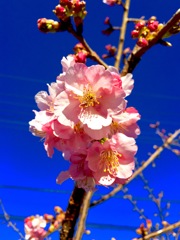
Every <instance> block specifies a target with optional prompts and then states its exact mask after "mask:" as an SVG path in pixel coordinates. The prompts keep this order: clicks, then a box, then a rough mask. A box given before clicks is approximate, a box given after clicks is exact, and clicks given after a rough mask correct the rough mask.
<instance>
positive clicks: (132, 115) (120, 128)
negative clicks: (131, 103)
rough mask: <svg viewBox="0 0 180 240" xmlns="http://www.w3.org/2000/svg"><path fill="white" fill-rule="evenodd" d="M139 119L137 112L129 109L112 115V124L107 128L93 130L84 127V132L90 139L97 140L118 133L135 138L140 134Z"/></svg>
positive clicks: (131, 108)
mask: <svg viewBox="0 0 180 240" xmlns="http://www.w3.org/2000/svg"><path fill="white" fill-rule="evenodd" d="M139 119H140V115H139V113H138V111H137V110H136V109H135V108H133V107H129V108H126V109H125V110H124V111H122V112H120V113H118V114H115V115H112V123H111V124H110V125H109V126H107V127H102V129H100V130H93V129H90V130H89V128H87V127H86V125H85V126H84V131H85V132H86V133H87V134H88V135H89V136H90V137H92V138H94V139H96V140H99V139H102V138H105V137H108V138H111V136H112V135H114V134H116V133H118V132H120V133H124V134H125V135H126V136H128V137H133V138H136V137H137V135H139V134H140V129H139V126H138V125H137V121H138V120H139Z"/></svg>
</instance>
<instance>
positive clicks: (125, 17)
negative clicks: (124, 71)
mask: <svg viewBox="0 0 180 240" xmlns="http://www.w3.org/2000/svg"><path fill="white" fill-rule="evenodd" d="M129 6H130V0H126V2H125V5H124V13H123V21H122V26H121V31H120V35H119V44H118V50H117V55H116V61H115V63H114V66H115V67H116V68H117V69H119V66H120V63H121V57H122V52H123V47H124V41H125V34H126V27H127V23H128V14H129Z"/></svg>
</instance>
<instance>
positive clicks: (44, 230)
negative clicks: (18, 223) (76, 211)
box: [24, 206, 65, 240]
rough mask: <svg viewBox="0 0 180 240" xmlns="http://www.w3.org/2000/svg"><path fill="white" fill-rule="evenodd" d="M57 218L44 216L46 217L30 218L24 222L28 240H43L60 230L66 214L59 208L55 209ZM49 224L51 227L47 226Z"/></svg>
mask: <svg viewBox="0 0 180 240" xmlns="http://www.w3.org/2000/svg"><path fill="white" fill-rule="evenodd" d="M54 211H55V216H54V215H51V214H44V216H39V215H35V216H30V217H27V218H25V220H24V230H25V239H26V240H43V239H45V237H47V236H48V235H49V234H50V233H52V232H54V231H56V230H58V229H59V228H60V226H61V224H62V221H63V220H64V217H65V212H63V210H62V209H61V208H60V207H59V206H55V207H54ZM47 224H48V225H49V226H47Z"/></svg>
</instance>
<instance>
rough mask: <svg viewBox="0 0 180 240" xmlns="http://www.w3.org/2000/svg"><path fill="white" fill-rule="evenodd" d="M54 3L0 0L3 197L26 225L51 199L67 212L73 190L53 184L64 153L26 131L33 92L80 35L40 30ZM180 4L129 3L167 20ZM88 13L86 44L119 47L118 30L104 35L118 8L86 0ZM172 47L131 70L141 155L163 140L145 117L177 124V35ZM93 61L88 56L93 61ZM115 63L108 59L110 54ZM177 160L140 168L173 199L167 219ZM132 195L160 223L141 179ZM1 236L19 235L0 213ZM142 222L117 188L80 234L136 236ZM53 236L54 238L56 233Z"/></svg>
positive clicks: (134, 10)
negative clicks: (50, 148) (39, 22)
mask: <svg viewBox="0 0 180 240" xmlns="http://www.w3.org/2000/svg"><path fill="white" fill-rule="evenodd" d="M57 4H58V1H55V0H53V1H43V0H36V1H35V0H32V1H25V0H19V1H15V0H10V1H6V0H1V2H0V12H1V14H0V18H1V21H0V29H1V38H0V43H1V44H0V45H1V54H0V79H1V90H0V101H1V114H0V122H1V124H0V128H1V130H0V131H1V139H0V143H1V144H0V148H1V160H0V161H1V162H0V169H1V174H0V199H1V200H2V201H3V203H4V206H5V208H6V211H7V212H8V213H9V214H10V216H11V217H12V221H13V222H16V223H17V226H18V227H19V228H20V229H21V230H22V231H23V221H22V219H23V218H24V217H26V216H29V215H33V214H37V213H39V214H43V213H46V212H48V213H52V212H53V207H54V205H60V206H61V207H62V208H63V209H64V210H65V209H66V206H67V202H68V199H69V196H70V193H71V190H72V189H73V182H72V181H71V180H68V181H67V182H65V183H63V184H62V185H60V186H59V185H56V181H55V179H56V177H57V175H58V173H59V172H60V171H61V170H62V169H63V170H65V169H67V168H68V164H67V162H65V161H63V159H62V157H61V153H59V152H56V153H55V155H54V157H53V158H52V159H50V158H48V157H47V155H46V152H45V150H44V148H43V143H42V142H41V141H39V139H38V138H35V137H33V136H32V135H31V133H30V132H29V130H28V122H29V121H30V120H31V119H32V118H33V117H34V114H33V112H32V109H37V107H36V104H35V101H34V95H35V94H36V93H37V92H38V91H40V90H45V91H46V90H47V85H46V84H47V83H51V82H53V81H55V78H56V76H57V75H58V74H59V73H60V72H61V70H62V69H61V65H60V60H61V58H62V57H63V56H67V55H68V54H70V53H72V48H73V46H74V45H75V44H76V43H77V41H76V40H75V39H74V38H73V37H72V36H70V35H69V34H68V33H58V34H49V35H48V34H42V33H40V32H39V31H38V29H37V27H36V22H37V19H38V18H41V17H46V18H54V19H56V18H55V16H54V14H53V13H52V9H54V7H55V6H56V5H57ZM178 7H179V2H178V1H167V0H165V1H159V0H158V1H157V0H152V1H143V0H136V1H132V4H131V8H130V17H134V18H139V17H141V16H145V18H146V19H148V18H149V17H151V16H157V18H158V20H159V21H160V22H162V23H163V22H166V21H167V20H168V19H170V18H171V16H172V15H173V14H174V13H175V11H176V10H177V9H178ZM87 11H88V15H87V17H86V19H85V23H84V36H85V38H86V40H87V41H88V43H89V44H90V45H91V47H92V48H93V49H94V50H95V51H97V53H98V54H99V55H100V56H101V55H102V54H103V53H105V51H106V50H105V45H106V44H109V43H111V44H112V45H116V44H117V41H118V32H115V33H113V34H112V35H111V36H109V37H107V36H103V35H102V34H101V30H103V29H104V28H105V25H104V24H103V21H104V19H105V17H106V16H110V18H111V19H112V23H113V24H114V25H116V26H117V25H119V24H120V22H121V14H122V11H121V10H120V7H119V6H118V7H109V6H107V5H105V4H103V3H102V1H101V0H97V1H90V0H87ZM132 29H133V24H129V25H128V31H127V35H126V37H127V41H126V42H125V47H131V48H132V47H133V45H134V44H135V41H134V40H132V39H131V38H130V31H131V30H132ZM169 41H170V42H171V43H172V45H173V46H172V47H171V48H168V47H163V46H160V45H157V46H155V47H153V48H152V49H151V50H150V51H149V52H147V53H146V54H145V55H144V56H143V58H142V60H141V62H140V64H139V65H138V67H137V68H136V70H135V71H134V73H133V75H134V79H135V86H134V90H133V93H132V94H131V96H129V97H128V106H134V107H136V108H137V109H138V110H139V112H140V114H141V116H142V119H141V121H140V122H139V125H140V128H141V135H140V136H139V138H138V139H137V144H138V148H139V150H138V154H137V158H138V160H139V161H143V160H145V159H147V158H148V152H153V145H154V144H157V145H158V144H161V141H160V139H159V138H158V136H156V135H155V133H154V130H153V129H151V128H149V124H150V123H154V122H156V121H160V122H161V126H162V128H165V129H166V130H167V131H168V132H173V131H175V130H176V129H178V128H179V126H180V121H179V119H180V96H179V89H180V77H179V54H180V47H179V42H180V34H179V35H176V36H173V37H172V38H170V39H169ZM91 64H92V62H91ZM107 64H109V65H112V64H113V61H112V59H108V60H107ZM179 167H180V162H179V159H178V158H177V157H175V155H174V154H172V153H171V152H169V151H165V152H164V153H163V154H162V156H161V157H160V158H158V159H157V161H156V167H155V168H153V167H152V166H150V167H149V168H148V169H146V170H145V171H144V175H145V177H146V178H147V179H148V181H149V185H150V187H152V188H153V189H154V193H155V194H156V195H157V194H158V193H159V192H160V191H162V190H163V191H164V201H163V203H162V204H163V205H165V204H166V203H167V202H169V201H170V202H171V208H170V216H169V217H168V218H167V220H168V221H169V222H175V221H178V219H179V215H180V192H179V191H178V186H179V183H180V180H179ZM128 188H129V193H130V194H133V196H134V199H136V200H137V204H138V206H139V207H140V208H143V209H144V211H145V214H146V216H148V218H152V219H153V223H156V222H158V221H159V220H158V218H155V217H154V216H153V215H154V213H155V212H156V211H157V210H156V207H155V205H154V203H153V202H152V201H150V200H149V198H148V194H147V192H146V191H145V190H144V189H143V183H142V181H141V180H140V178H137V179H135V180H134V181H133V182H132V183H130V184H129V186H128ZM110 190H111V188H103V187H98V190H97V191H96V193H95V195H94V197H93V198H94V199H97V198H99V197H100V196H101V195H102V194H104V193H107V192H109V191H110ZM0 217H1V220H0V222H1V223H2V224H0V239H1V240H7V239H8V240H17V239H18V235H17V233H15V232H14V231H13V230H12V229H11V228H8V227H7V226H6V225H5V224H3V216H2V212H0ZM140 222H141V220H140V219H139V216H138V213H137V212H135V211H133V206H132V205H131V204H130V202H129V201H128V200H125V199H123V193H122V192H120V193H118V194H117V195H116V196H115V197H113V198H112V199H111V200H109V201H107V202H105V203H104V204H102V205H100V206H98V207H94V208H92V209H90V212H89V217H88V219H87V228H88V229H90V230H91V232H92V233H91V235H89V236H86V235H85V236H84V238H83V239H85V240H86V239H87V240H90V239H96V240H101V239H102V236H103V239H104V240H109V239H111V237H115V238H116V239H125V240H130V239H132V238H133V237H135V236H136V234H135V229H136V228H137V227H138V226H139V224H140ZM52 239H53V240H54V239H58V238H57V235H56V234H55V235H54V236H52Z"/></svg>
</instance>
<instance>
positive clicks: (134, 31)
mask: <svg viewBox="0 0 180 240" xmlns="http://www.w3.org/2000/svg"><path fill="white" fill-rule="evenodd" d="M138 36H139V31H138V30H136V29H134V30H132V31H131V37H132V38H134V39H135V38H138Z"/></svg>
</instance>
